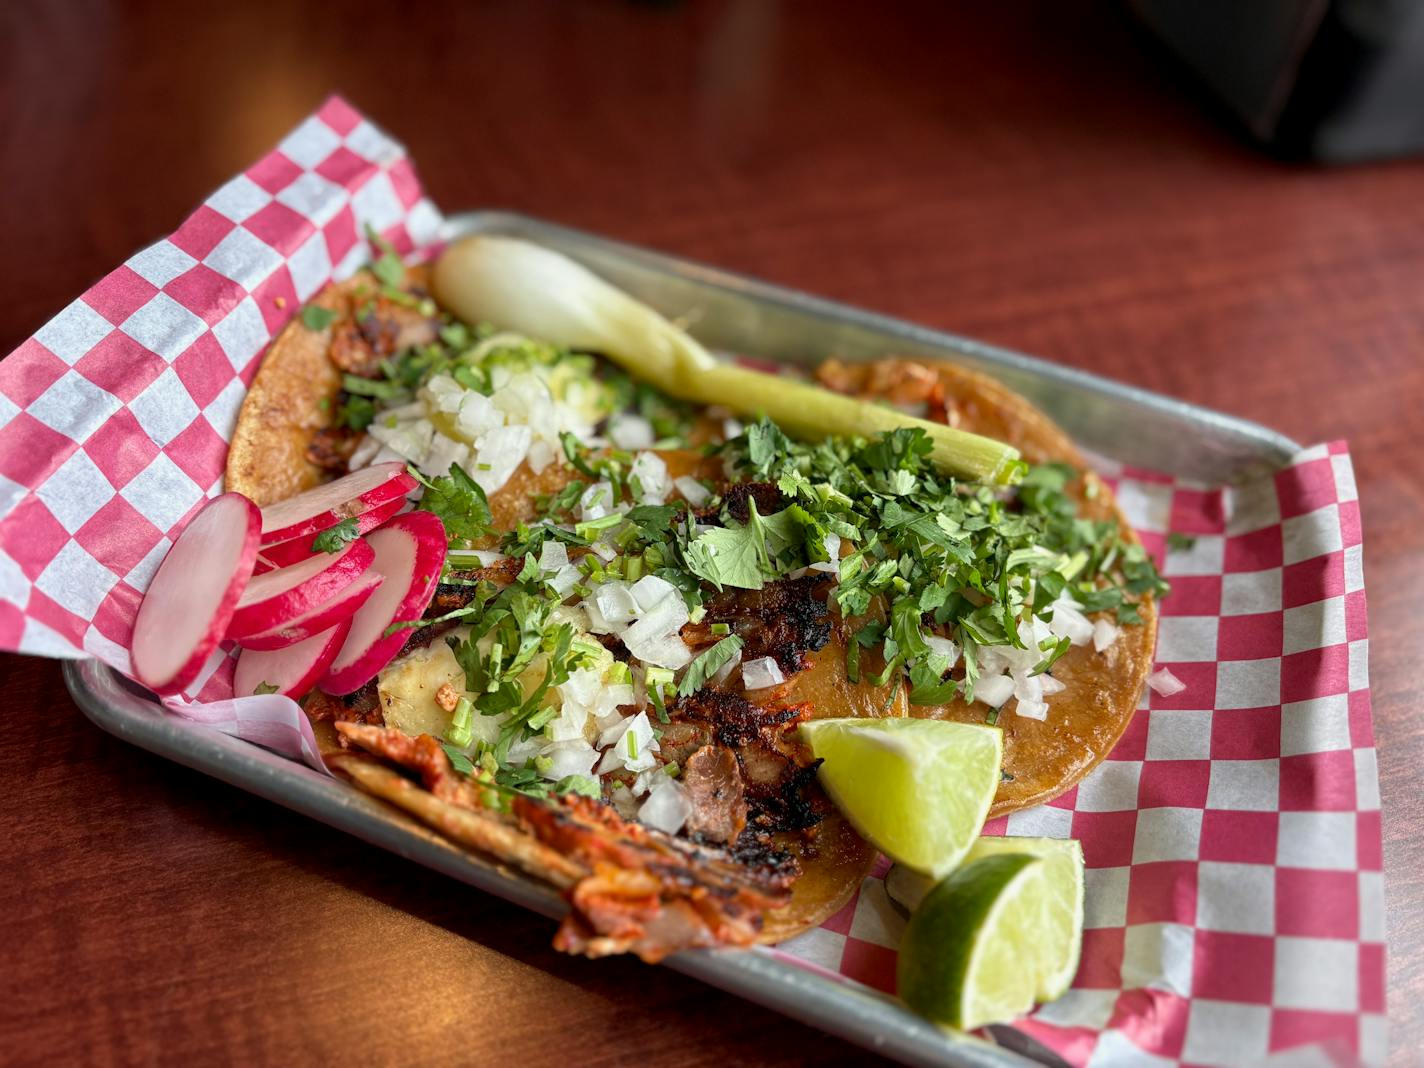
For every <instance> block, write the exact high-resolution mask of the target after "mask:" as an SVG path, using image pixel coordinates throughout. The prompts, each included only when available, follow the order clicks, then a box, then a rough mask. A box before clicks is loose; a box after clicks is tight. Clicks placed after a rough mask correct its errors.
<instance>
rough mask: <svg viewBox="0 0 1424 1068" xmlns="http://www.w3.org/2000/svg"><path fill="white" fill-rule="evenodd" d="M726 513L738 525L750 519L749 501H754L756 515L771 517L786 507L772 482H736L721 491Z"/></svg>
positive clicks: (782, 496) (784, 501) (785, 502)
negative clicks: (773, 513)
mask: <svg viewBox="0 0 1424 1068" xmlns="http://www.w3.org/2000/svg"><path fill="white" fill-rule="evenodd" d="M722 500H723V502H724V503H725V505H726V508H727V512H728V514H729V515H731V517H732V518H733V519H735V520H736V521H737V522H738V523H745V522H746V521H747V520H748V519H750V518H751V514H752V510H751V505H750V504H749V503H748V502H749V501H756V509H757V514H758V515H771V513H772V512H779V511H781V510H782V509H783V508H785V507H786V504H787V501H786V497H785V496H784V495H783V494H782V492H781V490H779V489H777V488H776V484H775V483H773V482H737V483H734V484H733V485H730V486H728V487H727V488H726V489H725V490H723V491H722Z"/></svg>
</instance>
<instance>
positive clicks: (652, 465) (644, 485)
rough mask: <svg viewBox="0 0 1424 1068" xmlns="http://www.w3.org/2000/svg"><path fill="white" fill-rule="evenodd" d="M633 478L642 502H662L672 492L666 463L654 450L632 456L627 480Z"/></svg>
mask: <svg viewBox="0 0 1424 1068" xmlns="http://www.w3.org/2000/svg"><path fill="white" fill-rule="evenodd" d="M634 479H636V480H637V483H636V485H637V487H638V489H639V490H640V491H641V493H640V496H639V500H641V501H642V503H643V504H662V503H663V502H664V501H666V500H667V497H668V494H669V493H670V492H672V479H670V478H669V477H668V469H667V464H666V463H664V462H663V458H662V457H661V456H659V455H658V454H657V453H655V452H640V453H638V455H637V456H636V457H634V458H633V466H632V467H630V468H629V469H628V480H629V481H630V482H632V481H633V480H634Z"/></svg>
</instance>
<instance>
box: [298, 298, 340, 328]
mask: <svg viewBox="0 0 1424 1068" xmlns="http://www.w3.org/2000/svg"><path fill="white" fill-rule="evenodd" d="M335 318H336V313H335V312H334V311H332V310H331V309H330V308H323V307H322V306H321V305H319V304H308V305H307V306H306V307H305V308H303V309H302V325H303V326H304V327H306V328H307V329H308V330H325V329H326V328H327V327H328V326H330V325H331V321H332V320H333V319H335Z"/></svg>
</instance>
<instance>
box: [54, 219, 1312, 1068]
mask: <svg viewBox="0 0 1424 1068" xmlns="http://www.w3.org/2000/svg"><path fill="white" fill-rule="evenodd" d="M470 233H495V234H503V235H508V236H516V237H524V238H528V239H529V240H532V241H537V242H539V243H540V244H543V245H545V246H548V247H550V248H554V249H557V250H559V251H561V252H564V253H566V254H567V255H569V256H571V257H573V258H574V259H576V260H579V261H580V262H582V263H584V264H585V265H586V266H588V267H589V268H591V269H592V270H594V271H596V272H597V273H599V274H601V275H603V276H604V277H606V278H607V279H609V280H610V281H612V282H613V283H614V284H616V285H618V286H620V287H622V288H624V289H626V290H627V291H629V292H630V293H632V294H634V295H635V296H637V297H639V298H640V299H642V300H644V301H645V302H647V303H648V304H650V305H652V306H653V307H654V308H657V309H658V310H659V311H661V312H663V313H664V314H666V315H669V316H686V317H688V318H689V319H690V320H691V321H692V323H693V325H692V329H693V331H694V333H696V334H697V336H698V338H699V339H700V340H701V341H702V342H703V343H704V344H706V345H708V346H709V347H710V348H713V349H719V350H723V351H728V352H736V353H739V354H742V355H747V356H756V357H762V358H765V359H771V360H778V361H782V362H786V363H792V364H802V365H809V364H811V363H813V362H815V361H817V360H819V359H821V358H823V357H826V356H837V357H839V358H841V359H843V360H864V359H870V358H872V357H875V356H879V355H883V354H887V353H896V354H900V355H911V356H929V357H942V358H948V359H952V360H955V361H957V362H959V363H962V364H965V365H967V366H970V367H973V368H976V369H979V370H983V371H986V372H988V373H990V374H992V375H994V376H995V377H997V378H999V379H1000V380H1002V381H1003V382H1005V383H1006V384H1007V385H1009V386H1011V387H1012V388H1014V389H1016V390H1018V391H1019V392H1021V393H1023V394H1025V395H1026V396H1028V397H1030V398H1031V399H1033V400H1034V401H1035V402H1037V403H1038V404H1039V405H1041V406H1042V407H1043V408H1044V409H1046V410H1047V411H1048V412H1049V413H1050V414H1051V415H1052V416H1053V417H1054V418H1055V419H1057V420H1058V422H1059V423H1060V424H1061V425H1062V426H1063V427H1064V428H1065V429H1066V430H1067V431H1068V433H1069V434H1070V435H1072V436H1073V437H1074V438H1075V439H1076V440H1077V441H1078V443H1079V444H1080V445H1082V446H1084V447H1085V448H1087V449H1090V450H1092V451H1093V452H1095V453H1097V454H1099V455H1102V456H1105V457H1108V458H1110V459H1122V460H1130V461H1131V462H1132V463H1133V464H1135V465H1138V466H1142V467H1149V468H1153V469H1155V470H1159V471H1166V472H1170V473H1172V474H1175V475H1178V476H1180V477H1184V478H1190V479H1194V480H1198V481H1201V482H1204V483H1208V484H1221V483H1229V482H1237V481H1241V480H1244V479H1246V478H1250V477H1252V476H1254V475H1258V474H1261V473H1264V472H1266V471H1270V470H1274V469H1276V468H1278V467H1280V466H1281V465H1282V464H1284V463H1285V462H1286V461H1287V460H1288V459H1289V458H1290V456H1291V455H1292V454H1293V453H1295V452H1296V451H1298V450H1299V446H1298V445H1296V444H1295V442H1293V441H1291V440H1290V439H1288V438H1285V437H1283V436H1281V435H1279V434H1276V433H1274V432H1273V431H1270V430H1267V429H1266V428H1264V427H1261V426H1257V425H1256V424H1254V423H1249V422H1246V421H1244V420H1241V419H1236V418H1233V417H1231V416H1228V415H1223V414H1221V413H1218V412H1213V411H1210V410H1208V409H1205V408H1200V407H1197V406H1195V405H1191V404H1186V403H1183V402H1181V401H1176V400H1172V399H1171V398H1168V397H1163V396H1160V395H1158V394H1155V393H1150V392H1148V391H1146V390H1141V389H1136V388H1133V387H1130V386H1124V385H1119V384H1117V383H1114V382H1109V381H1106V380H1104V379H1101V378H1098V377H1096V376H1094V375H1090V374H1087V373H1085V372H1082V371H1076V370H1071V369H1068V368H1063V367H1058V366H1055V365H1053V364H1050V363H1046V362H1044V361H1042V360H1037V359H1034V358H1032V357H1029V356H1023V355H1020V354H1019V353H1016V352H1009V351H1007V350H1004V349H998V348H994V347H992V346H989V345H984V344H981V343H979V342H977V341H971V340H969V339H967V338H962V337H957V336H955V335H952V334H945V333H940V332H937V331H933V330H927V329H925V328H923V327H918V326H915V325H913V324H911V323H906V322H903V321H900V320H898V319H891V318H888V317H886V316H882V315H876V314H874V313H873V312H866V311H860V310H858V309H855V308H850V307H847V306H845V305H843V304H836V303H833V302H831V301H827V300H822V299H820V298H817V297H812V296H808V295H806V294H803V293H797V292H795V291H792V290H788V289H783V288H781V287H779V286H774V285H770V284H767V283H765V282H758V281H755V280H753V279H750V278H744V277H742V276H740V275H735V274H729V273H727V272H724V271H719V270H717V269H715V268H712V267H707V266H704V265H702V264H698V263H693V262H690V261H687V260H682V259H678V258H676V257H672V256H665V255H662V254H660V253H656V252H650V251H647V250H645V249H640V248H635V247H633V246H630V245H625V244H622V243H620V242H616V241H611V240H608V239H606V238H601V237H595V236H593V235H591V234H585V233H581V232H579V231H576V230H570V229H566V228H564V227H562V226H557V225H554V224H552V223H547V222H543V221H541V220H538V219H532V218H528V217H526V216H521V215H515V214H510V213H506V212H492V211H490V212H469V213H465V214H461V215H454V216H451V217H449V218H448V219H447V220H446V222H445V226H444V229H443V231H442V233H441V238H442V239H443V240H450V239H452V238H455V237H460V236H463V235H465V234H470ZM64 677H65V683H66V684H67V685H68V687H69V690H70V693H72V694H73V695H74V699H75V701H76V702H78V704H79V707H80V708H82V709H83V710H84V713H85V714H86V715H87V716H88V717H89V718H90V719H91V720H93V721H94V722H95V723H97V724H98V725H99V726H100V727H102V728H103V729H104V730H106V731H108V732H109V733H111V734H114V735H116V736H118V737H120V738H123V739H124V740H126V741H129V742H132V743H133V744H135V745H138V746H141V747H142V748H144V749H147V750H149V751H151V752H154V753H157V754H159V755H161V756H165V757H167V758H168V759H170V760H174V761H177V762H178V763H180V764H184V765H186V766H188V767H190V768H195V769H197V770H199V771H202V772H205V773H207V774H209V775H211V776H213V777H214V778H217V779H221V780H222V781H224V782H227V783H231V784H232V785H234V786H238V787H241V788H242V789H244V790H247V791H249V792H251V793H254V794H257V795H258V796H260V797H264V798H267V799H268V800H270V801H275V802H277V803H278V804H281V805H285V806H286V807H287V808H290V809H292V810H294V811H297V812H300V813H303V814H304V815H307V816H311V817H312V818H314V819H318V820H320V821H322V822H323V823H326V824H329V825H330V826H332V827H336V828H339V829H340V830H343V831H347V832H349V833H351V834H354V835H356V836H357V837H359V838H362V839H365V840H366V841H368V842H371V843H372V844H374V845H378V846H381V847H382V848H385V849H389V850H390V851H392V852H393V853H397V854H399V855H400V856H403V857H406V858H407V859H410V860H413V861H415V862H416V863H418V864H424V865H425V866H426V867H429V868H433V869H435V870H436V871H440V872H443V873H445V874H446V875H450V876H452V877H454V878H456V879H459V880H461V881H463V882H466V883H469V884H470V885H471V886H476V887H479V888H480V889H482V890H487V891H489V892H490V893H493V894H497V895H499V896H500V897H502V898H505V899H507V900H509V901H513V902H515V903H517V904H520V905H523V906H525V907H526V908H531V909H534V910H535V911H537V912H540V913H543V914H544V915H546V916H557V915H559V914H560V913H561V912H562V911H563V906H562V903H561V902H560V900H559V898H558V897H557V895H555V894H554V893H552V892H551V891H549V890H547V889H545V888H543V887H541V886H539V885H537V884H535V883H534V882H532V881H530V880H527V879H524V878H522V877H519V876H517V875H515V874H512V873H510V872H508V871H506V870H504V869H502V868H500V867H498V866H496V865H494V864H491V863H488V862H486V861H483V860H480V859H479V858H477V857H474V856H472V855H470V854H469V853H466V852H464V851H463V850H461V849H458V848H457V847H455V846H453V845H451V844H449V843H448V842H446V841H444V840H443V839H441V838H440V837H439V836H437V835H436V834H435V833H434V832H432V831H430V830H428V829H426V828H425V827H423V826H421V825H420V824H417V823H415V822H414V821H413V820H411V819H409V818H407V817H406V816H404V815H402V814H400V813H399V812H397V811H396V810H395V809H393V808H391V807H389V806H387V805H385V804H383V803H382V802H380V801H378V800H376V799H374V798H372V797H369V796H367V795H366V794H363V793H360V792H359V791H357V790H355V789H353V788H351V787H350V786H348V785H347V784H345V783H343V782H340V781H338V780H336V779H332V778H328V777H326V776H323V775H320V774H318V773H317V772H315V771H313V770H311V769H310V768H307V767H305V766H303V765H301V764H298V763H295V762H293V761H290V760H287V759H285V758H283V757H280V756H277V755H275V754H273V753H269V752H267V751H266V750H264V749H261V748H259V747H257V746H255V745H252V744H249V743H247V742H244V741H241V740H239V739H236V738H231V737H228V736H227V735H224V734H220V733H217V732H216V731H213V730H210V729H208V728H206V727H203V726H201V725H198V724H194V723H191V722H188V721H186V720H181V719H178V718H175V717H172V716H168V715H166V714H165V713H164V712H163V711H162V709H161V707H160V706H159V705H158V704H157V703H156V702H155V701H154V700H153V699H152V698H151V697H150V696H148V695H147V693H146V692H145V691H143V690H142V689H140V688H139V687H137V686H135V685H134V684H132V683H130V682H128V681H127V680H125V679H123V678H122V677H121V676H119V675H118V674H117V673H115V672H114V671H112V670H111V669H109V668H107V667H105V666H104V665H102V664H100V663H98V662H97V661H71V662H69V663H67V664H65V666H64ZM667 963H668V965H669V966H671V967H673V968H675V969H677V970H678V971H680V972H684V973H686V974H688V975H691V976H695V977H696V978H698V979H701V980H703V981H704V982H707V983H709V984H711V985H713V986H716V987H720V988H721V989H723V990H727V991H730V992H732V993H735V994H738V995H740V996H742V997H745V998H747V999H749V1000H751V1001H755V1002H757V1003H759V1004H762V1005H766V1006H768V1007H770V1008H773V1009H775V1010H777V1011H779V1012H783V1013H785V1014H786V1015H788V1016H791V1017H793V1018H795V1019H798V1020H801V1021H802V1022H804V1023H807V1024H810V1025H812V1026H814V1027H819V1028H821V1029H822V1030H825V1031H828V1032H830V1033H832V1034H834V1035H838V1036H840V1037H842V1038H846V1039H848V1040H850V1041H852V1042H856V1043H859V1044H860V1045H862V1046H865V1047H866V1048H868V1049H872V1050H874V1051H875V1052H877V1053H880V1054H882V1055H884V1056H887V1057H892V1058H895V1059H897V1060H900V1061H902V1062H904V1063H906V1064H916V1065H936V1066H942V1065H949V1066H955V1068H980V1066H991V1065H999V1066H1002V1065H1030V1064H1061V1063H1062V1062H1061V1061H1060V1060H1059V1059H1058V1058H1057V1057H1056V1056H1055V1055H1054V1054H1052V1053H1051V1052H1050V1051H1048V1050H1047V1049H1046V1048H1044V1047H1042V1046H1040V1045H1039V1044H1038V1043H1036V1042H1034V1041H1033V1040H1032V1039H1029V1038H1028V1037H1027V1036H1025V1035H1022V1034H1021V1033H1020V1032H1018V1031H1015V1030H1013V1029H1012V1028H994V1029H992V1031H993V1034H994V1037H995V1038H996V1039H997V1040H998V1041H999V1043H1000V1045H998V1046H995V1045H991V1044H990V1043H987V1042H984V1041H981V1040H980V1039H977V1038H975V1037H973V1036H966V1035H959V1034H949V1033H946V1032H945V1031H942V1030H941V1029H939V1028H938V1027H935V1026H934V1025H932V1024H929V1023H927V1022H926V1021H924V1020H922V1019H920V1018H919V1017H917V1016H915V1015H914V1014H912V1013H910V1012H909V1011H907V1010H906V1009H904V1008H903V1007H902V1006H901V1005H900V1004H899V1002H897V1001H896V1000H895V999H894V998H891V997H887V996H885V995H883V994H880V993H877V992H875V991H872V990H867V989H865V988H863V987H860V986H859V985H857V984H853V983H849V982H845V981H840V980H837V979H836V978H833V977H830V976H828V975H821V974H817V973H815V972H812V971H808V970H806V969H803V968H799V967H796V966H793V965H790V964H787V963H784V962H783V961H781V960H778V959H777V958H776V957H775V956H774V955H773V954H771V953H770V952H767V951H764V950H752V951H734V950H718V951H707V950H702V951H691V952H685V953H680V954H677V955H676V956H674V957H672V958H671V959H670V960H669V961H668V962H667Z"/></svg>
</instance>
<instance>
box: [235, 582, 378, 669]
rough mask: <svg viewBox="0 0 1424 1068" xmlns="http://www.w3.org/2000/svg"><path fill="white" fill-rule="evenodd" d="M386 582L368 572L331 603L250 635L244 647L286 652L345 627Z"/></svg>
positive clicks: (325, 603) (320, 605) (243, 644)
mask: <svg viewBox="0 0 1424 1068" xmlns="http://www.w3.org/2000/svg"><path fill="white" fill-rule="evenodd" d="M383 581H385V580H384V579H382V578H381V576H380V575H378V574H376V572H375V570H374V569H371V568H368V569H367V570H366V571H364V572H362V573H361V576H360V577H359V578H358V579H357V580H356V581H355V582H353V583H351V585H349V586H347V587H346V588H345V589H344V590H342V591H341V592H340V593H338V594H337V595H336V596H335V597H333V598H332V599H331V600H329V601H323V602H322V603H321V604H319V605H317V606H316V607H315V608H313V609H312V610H311V611H310V612H307V613H306V614H305V615H300V616H298V617H297V618H296V619H293V620H290V621H289V622H286V623H283V624H282V625H281V626H279V627H273V628H272V629H271V630H264V631H261V632H260V633H257V634H249V635H248V636H247V637H245V638H243V639H242V647H243V648H244V649H261V650H270V649H285V648H286V647H287V646H289V645H296V644H297V642H304V641H306V640H307V639H308V638H311V637H313V636H315V635H317V634H320V633H321V632H322V631H324V630H330V629H331V628H332V627H334V626H335V625H336V624H338V623H343V622H345V621H346V620H349V619H350V618H351V617H352V616H354V615H355V614H356V610H357V609H358V608H360V607H361V606H362V605H363V604H365V603H366V601H367V599H368V598H370V596H371V594H373V593H375V592H376V587H377V586H379V585H380V584H381V583H382V582H383Z"/></svg>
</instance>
